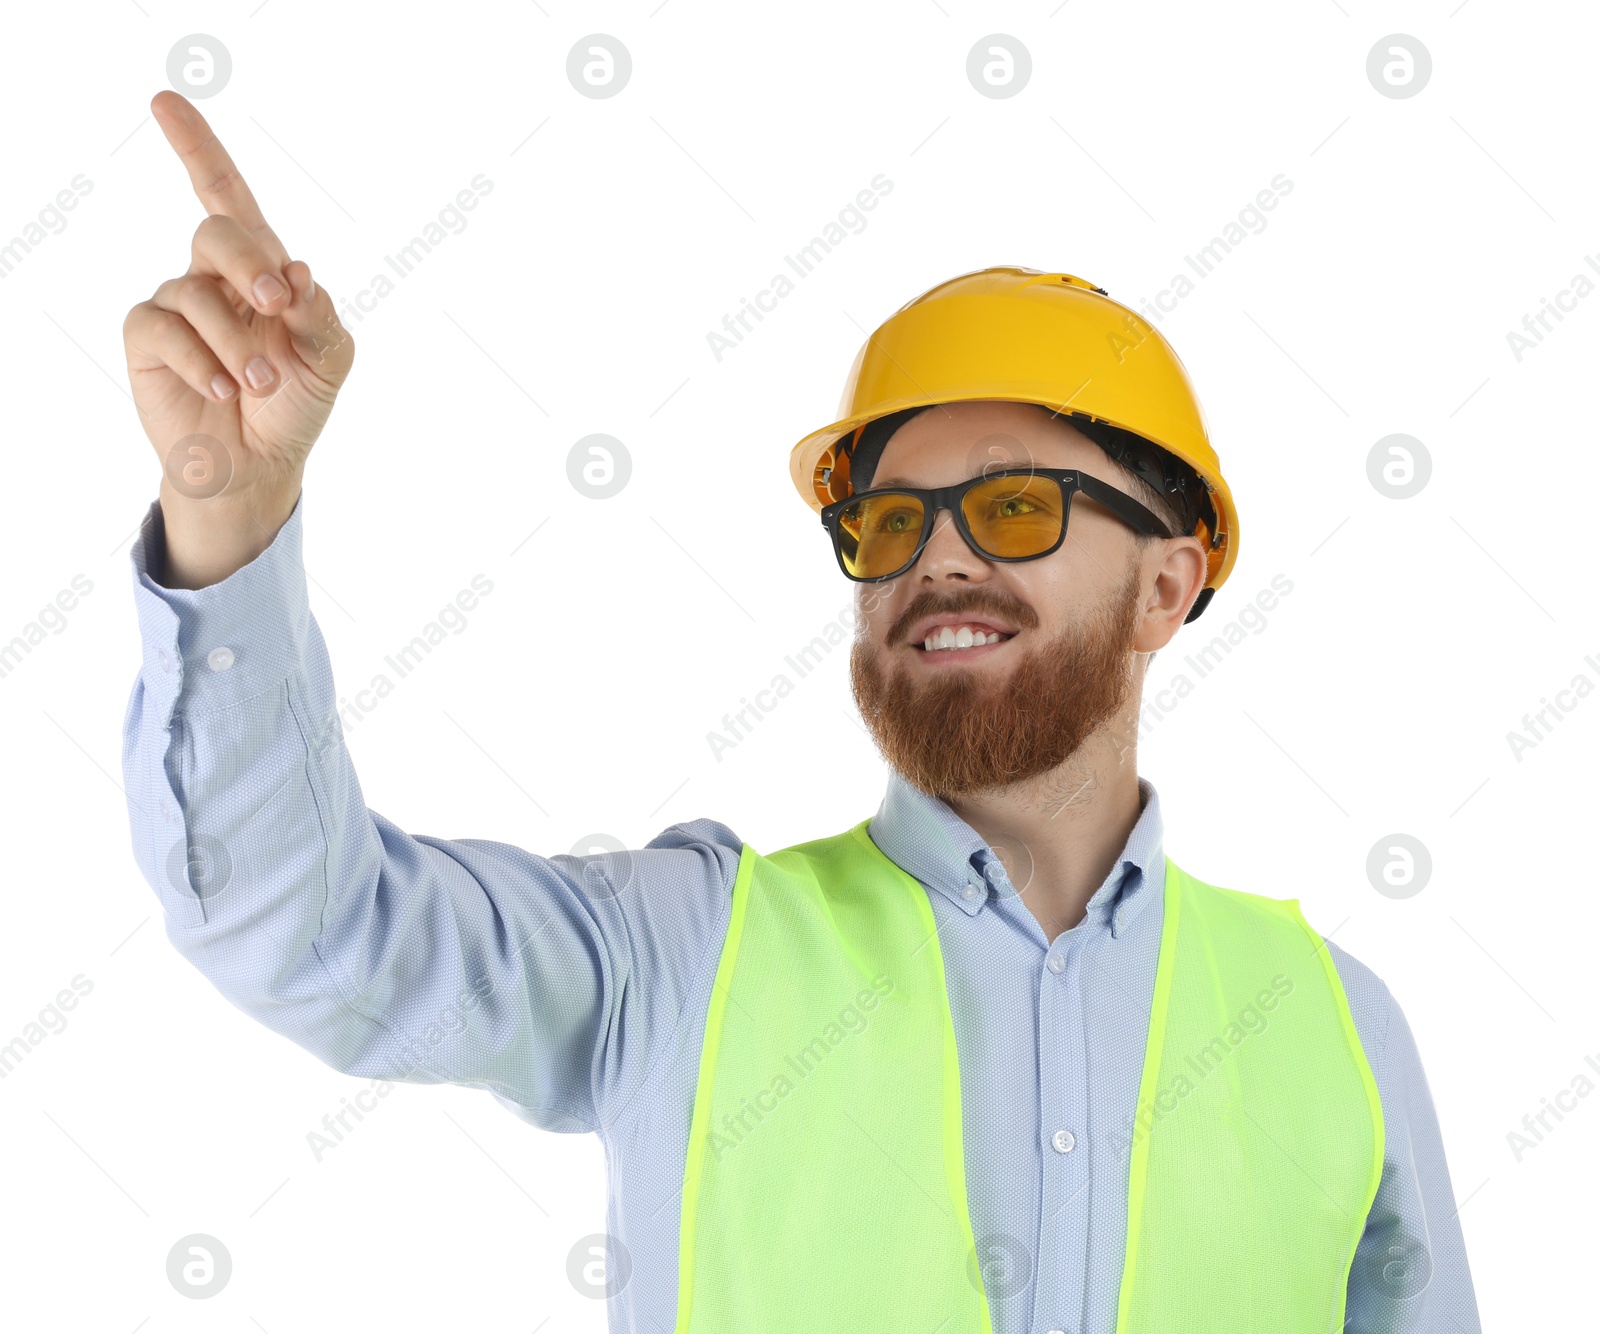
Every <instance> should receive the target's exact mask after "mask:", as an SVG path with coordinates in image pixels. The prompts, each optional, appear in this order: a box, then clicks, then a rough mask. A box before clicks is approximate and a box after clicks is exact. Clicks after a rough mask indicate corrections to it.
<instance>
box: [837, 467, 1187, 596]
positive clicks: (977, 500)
mask: <svg viewBox="0 0 1600 1334" xmlns="http://www.w3.org/2000/svg"><path fill="white" fill-rule="evenodd" d="M1079 491H1081V492H1083V494H1084V495H1086V496H1088V497H1089V498H1090V499H1091V500H1094V501H1097V502H1098V503H1100V504H1101V505H1104V506H1105V507H1106V508H1107V509H1108V510H1110V511H1111V512H1112V513H1113V514H1114V515H1116V516H1117V518H1119V519H1121V520H1122V521H1123V522H1124V523H1125V524H1127V525H1128V526H1129V527H1130V528H1132V529H1134V530H1135V531H1137V532H1141V533H1151V534H1154V535H1156V536H1158V537H1171V536H1173V534H1172V533H1170V532H1169V531H1168V530H1167V525H1166V524H1165V523H1163V522H1162V521H1161V520H1160V519H1159V518H1157V517H1156V515H1155V514H1154V513H1152V512H1151V511H1150V510H1148V509H1146V508H1145V507H1144V506H1143V505H1141V504H1140V503H1139V502H1138V501H1137V500H1135V499H1134V498H1133V497H1132V496H1130V495H1128V494H1127V493H1126V492H1125V491H1119V490H1117V488H1116V487H1114V486H1112V485H1110V484H1109V483H1107V482H1102V481H1101V480H1100V479H1099V478H1098V477H1091V476H1089V474H1088V473H1086V472H1082V471H1080V470H1079V469H1077V468H1011V469H1008V470H1006V471H1005V472H996V473H989V474H987V475H984V476H979V477H971V478H968V479H967V480H966V481H964V482H957V483H956V484H955V485H954V486H941V487H934V488H932V489H927V490H918V489H916V488H911V487H904V488H902V487H885V488H884V489H882V490H874V491H863V492H862V493H861V494H860V495H858V496H846V497H845V498H844V499H843V500H836V501H834V502H833V504H831V505H827V506H825V507H824V508H823V510H822V526H823V527H824V528H826V529H827V530H828V534H829V536H830V537H831V538H832V539H833V551H834V554H835V555H836V556H837V557H838V558H839V568H840V569H841V570H843V571H844V572H845V574H846V575H847V576H848V577H849V578H851V579H854V580H855V581H856V582H857V583H877V582H879V581H880V580H883V579H893V578H894V577H895V576H896V575H900V574H904V573H905V572H906V571H907V570H909V569H910V568H911V567H912V565H914V564H915V563H916V560H917V557H918V556H920V555H921V554H922V548H923V547H925V546H926V545H927V544H928V538H929V537H930V536H931V535H932V533H933V520H934V516H935V515H936V514H937V513H938V512H939V511H940V510H941V509H947V510H949V511H950V513H951V516H952V517H953V518H954V519H955V523H956V529H957V530H958V531H959V532H960V534H961V536H962V537H963V538H964V539H965V540H966V543H967V545H968V546H969V547H971V548H972V549H973V550H974V551H975V552H977V553H978V555H980V556H982V557H983V558H984V559H985V560H999V561H1019V560H1037V559H1038V558H1039V557H1040V556H1048V555H1049V554H1050V553H1051V552H1052V551H1054V550H1056V548H1058V547H1059V546H1060V545H1061V543H1062V541H1063V540H1064V539H1065V538H1066V535H1067V517H1068V515H1069V513H1070V511H1071V508H1072V497H1073V496H1074V495H1075V494H1076V493H1078V492H1079Z"/></svg>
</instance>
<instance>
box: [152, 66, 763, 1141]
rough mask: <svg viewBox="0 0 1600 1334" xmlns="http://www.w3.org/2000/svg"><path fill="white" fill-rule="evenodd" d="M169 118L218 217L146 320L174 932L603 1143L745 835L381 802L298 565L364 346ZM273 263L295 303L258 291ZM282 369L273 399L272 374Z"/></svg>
mask: <svg viewBox="0 0 1600 1334" xmlns="http://www.w3.org/2000/svg"><path fill="white" fill-rule="evenodd" d="M152 107H153V109H154V110H155V112H156V115H157V118H158V120H159V121H160V122H161V124H162V128H163V130H165V132H166V134H167V137H168V139H169V140H170V141H171V142H172V144H173V147H174V148H175V149H176V150H177V151H178V153H179V155H180V157H181V158H182V159H183V161H184V162H185V164H186V165H187V167H188V170H189V176H190V180H191V182H192V183H193V185H194V188H195V192H196V193H197V194H198V195H199V197H200V199H201V201H202V202H203V203H205V205H206V207H207V210H208V213H209V216H208V217H207V219H206V220H205V222H203V223H202V224H201V225H200V230H199V231H198V232H197V234H196V237H195V242H194V262H193V265H192V267H191V270H190V272H189V273H188V274H187V275H185V276H184V277H182V278H178V279H173V280H172V281H171V282H168V283H164V284H162V286H161V287H160V288H158V289H157V292H156V295H155V296H154V297H153V298H152V299H151V300H150V301H148V302H144V303H141V304H140V305H139V306H137V307H135V308H134V310H133V312H131V313H130V314H129V316H128V320H127V323H126V325H125V330H126V337H127V343H128V369H129V378H130V380H131V381H132V382H133V386H134V391H135V397H136V401H137V403H138V406H139V409H140V414H141V420H142V423H143V425H144V429H145V433H146V435H147V436H148V438H149V439H150V440H151V442H152V444H154V445H155V447H156V450H157V453H158V455H160V456H161V457H162V459H163V462H164V465H165V467H164V476H163V481H162V486H161V493H160V501H159V504H157V505H152V506H151V508H150V511H149V513H148V514H147V516H146V519H145V524H144V527H143V530H142V532H141V534H140V537H139V540H138V542H137V543H136V544H135V546H134V549H133V553H132V564H133V575H134V595H135V600H136V603H137V607H138V613H139V624H140V632H141V636H142V640H143V662H142V665H141V670H140V672H139V676H138V679H137V680H136V682H135V684H134V688H133V692H132V696H131V698H130V700H129V704H128V710H127V714H126V717H125V722H124V737H123V766H124V776H125V779H126V790H127V794H128V810H129V818H130V822H131V830H132V835H133V847H134V853H135V857H136V859H137V861H138V863H139V866H140V869H141V871H142V872H143V874H144V876H145V878H146V879H147V880H148V881H149V883H150V885H151V887H152V888H153V889H154V891H155V893H156V896H157V898H158V899H159V901H160V903H161V905H162V907H163V909H164V911H165V915H166V925H167V934H168V937H169V939H170V940H171V941H172V942H173V944H174V945H175V946H176V947H177V948H178V949H179V950H180V951H181V952H182V953H183V955H184V956H185V957H186V958H187V959H188V960H189V961H190V962H191V963H193V964H194V965H195V967H197V968H198V969H200V970H201V971H202V972H203V973H204V974H205V975H206V976H207V977H208V978H209V979H210V980H211V981H212V982H213V984H214V985H215V986H216V987H217V988H218V990H220V991H221V992H222V993H223V994H224V995H225V996H227V997H228V999H229V1000H230V1001H232V1002H233V1004H234V1005H236V1006H237V1007H238V1008H240V1009H241V1010H243V1011H244V1012H245V1013H247V1014H249V1015H251V1016H252V1017H254V1018H255V1019H257V1020H259V1021H260V1022H261V1023H263V1024H265V1025H267V1026H269V1027H271V1028H273V1029H274V1030H276V1031H278V1032H279V1033H282V1034H284V1035H285V1036H287V1037H289V1038H290V1039H292V1040H293V1041H295V1042H296V1043H298V1044H299V1045H301V1046H303V1047H305V1048H306V1049H307V1050H309V1051H311V1052H312V1053H314V1054H315V1055H316V1056H317V1057H319V1058H320V1059H321V1060H323V1061H324V1062H326V1063H327V1064H328V1065H330V1066H333V1067H334V1068H336V1069H339V1070H343V1071H345V1072H347V1073H350V1074H353V1075H359V1076H369V1077H372V1078H375V1079H384V1080H409V1081H412V1082H420V1083H434V1082H442V1081H449V1082H454V1083H461V1084H466V1085H470V1086H474V1087H481V1088H486V1089H489V1090H490V1091H492V1092H493V1093H495V1094H496V1095H497V1096H498V1097H500V1098H502V1099H503V1100H504V1101H505V1102H506V1103H507V1104H508V1105H509V1106H511V1107H512V1108H513V1110H515V1111H517V1112H518V1113H519V1114H520V1115H522V1116H523V1117H524V1118H525V1119H527V1120H530V1121H532V1122H534V1123H535V1124H538V1125H541V1126H544V1127H546V1128H548V1129H552V1130H566V1131H572V1130H596V1129H603V1128H604V1125H605V1123H606V1120H607V1117H608V1113H615V1112H617V1111H618V1110H620V1109H621V1107H622V1106H623V1105H624V1104H625V1103H626V1102H627V1100H628V1099H629V1098H630V1097H631V1096H632V1094H633V1093H634V1092H636V1091H637V1089H638V1088H639V1087H640V1085H641V1084H642V1083H643V1081H644V1078H645V1076H646V1074H647V1073H648V1071H649V1070H650V1069H651V1068H652V1064H653V1057H654V1055H655V1054H656V1052H657V1051H658V1049H659V1048H658V1044H659V1043H660V1042H661V1041H664V1040H665V1039H666V1038H667V1037H668V1036H670V1033H671V1031H672V1028H673V1027H674V1025H675V1023H676V1020H677V1017H678V1015H679V1013H680V1012H681V1010H682V1006H683V1003H684V1001H685V999H686V998H687V996H688V995H689V994H690V990H691V988H692V986H693V982H694V978H695V977H696V976H697V975H698V969H699V968H701V967H702V966H704V961H705V960H707V959H710V960H711V961H712V963H713V964H714V961H715V957H716V954H715V951H714V950H708V948H707V946H708V945H709V944H710V943H711V942H712V941H714V940H716V939H720V933H721V931H722V930H724V929H725V925H726V916H725V912H726V907H727V902H728V888H729V886H730V885H731V883H732V879H733V874H734V871H735V869H736V867H737V861H738V855H739V849H740V843H739V840H738V839H737V838H736V837H735V836H734V835H733V834H732V833H731V832H730V831H729V830H727V829H726V828H725V827H724V826H721V825H715V824H712V823H711V822H708V821H697V822H695V823H694V824H693V825H685V826H674V827H673V828H671V829H669V830H668V831H667V832H666V833H665V834H663V835H662V837H660V838H658V839H656V840H655V841H654V842H653V843H651V844H650V845H649V846H648V848H645V849H640V850H638V851H635V852H632V853H626V854H596V855H590V856H584V857H571V856H553V857H545V856H538V855H535V854H533V853H530V852H527V851H525V850H523V849H521V848H518V847H514V846H512V845H509V844H505V843H496V842H489V841H485V840H478V839H457V840H449V839H443V838H432V837H427V836H413V835H411V834H408V833H406V832H405V831H403V830H401V829H399V828H398V827H396V826H395V825H394V824H393V823H392V822H391V821H389V820H386V819H385V818H384V817H383V816H381V815H379V814H377V813H376V812H374V811H371V810H369V809H368V808H367V806H366V803H365V800H364V798H363V795H362V791H361V787H360V784H359V782H358V781H357V779H356V774H355V770H354V767H353V765H352V762H351V757H350V754H349V751H348V749H347V748H346V745H345V741H344V736H343V731H342V728H341V725H340V723H339V719H338V715H337V693H336V690H335V686H334V681H333V675H332V670H331V667H330V664H329V661H328V654H327V650H326V646H325V644H324V642H323V638H322V635H321V633H320V631H319V630H318V628H317V624H316V620H315V618H314V617H313V616H312V615H311V613H310V609H309V606H308V601H307V594H306V576H305V572H304V569H303V566H302V564H301V523H302V518H303V514H304V500H303V498H302V497H301V494H300V491H301V488H300V477H301V474H302V471H303V469H304V465H305V460H306V455H307V454H308V453H309V451H310V449H311V446H312V444H313V443H314V442H315V440H316V438H317V435H318V434H319V433H320V431H321V429H322V426H323V424H324V422H325V421H326V420H327V417H328V412H329V409H330V408H331V405H332V402H333V397H334V395H335V393H336V392H337V390H338V387H339V384H340V383H341V382H342V380H343V378H344V376H345V375H346V374H347V373H348V371H349V368H350V364H351V359H352V353H353V348H352V346H351V344H350V341H349V339H348V336H347V335H344V333H343V331H342V330H341V329H339V327H338V323H337V320H336V318H335V317H334V314H333V308H332V305H331V303H330V302H329V300H328V298H327V296H326V294H325V293H323V292H320V291H314V289H313V288H312V285H311V279H310V272H309V270H308V268H307V266H306V265H305V264H304V263H303V262H302V261H298V260H297V261H289V260H288V259H287V255H286V252H285V251H284V248H283V246H282V244H281V243H280V242H279V241H278V239H277V237H276V236H275V235H274V234H273V233H272V231H271V229H270V228H268V227H267V225H266V223H265V221H264V220H263V219H262V217H261V214H260V211H259V209H258V208H257V207H256V205H255V201H254V199H253V198H252V197H251V195H250V192H249V190H248V188H247V187H246V186H245V184H244V182H243V180H242V179H241V178H240V177H239V174H238V172H237V170H236V169H235V168H234V166H233V163H232V161H231V160H230V159H229V158H228V156H227V154H226V153H225V152H224V150H223V149H222V146H221V145H220V144H219V143H218V142H217V141H216V139H215V137H214V136H212V135H211V133H210V129H209V127H208V126H207V125H206V123H205V121H204V120H203V119H202V118H201V117H200V116H199V114H198V112H196V111H195V110H194V108H193V107H191V106H190V105H189V104H188V103H187V102H185V101H184V100H183V99H182V98H181V97H178V96H177V95H176V94H173V93H162V94H160V95H158V96H157V98H156V99H155V101H154V102H153V103H152ZM263 275H266V276H270V277H274V278H277V279H279V280H281V281H282V282H283V284H284V287H285V290H284V291H283V292H280V293H277V294H274V295H270V296H266V295H265V293H263V296H265V299H262V297H258V296H256V295H250V296H246V295H245V294H246V293H253V292H254V291H255V284H256V282H257V279H258V278H260V277H261V276H263ZM256 357H265V358H266V359H267V360H269V361H270V362H271V363H272V365H273V367H274V371H275V378H274V379H273V380H272V381H271V383H270V384H267V385H264V386H260V387H256V386H253V385H252V383H251V380H250V377H249V374H248V367H249V365H250V363H251V362H252V360H253V359H255V358H256ZM219 376H220V377H222V378H221V379H220V380H219V379H218V377H219ZM214 384H215V385H216V386H217V387H216V388H214V387H213V386H214ZM223 390H226V392H223ZM174 450H176V451H177V456H176V463H167V460H168V458H169V456H172V455H173V451H174Z"/></svg>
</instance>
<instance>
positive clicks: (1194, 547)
mask: <svg viewBox="0 0 1600 1334" xmlns="http://www.w3.org/2000/svg"><path fill="white" fill-rule="evenodd" d="M1142 564H1143V567H1144V579H1145V582H1146V583H1147V584H1148V591H1147V592H1146V594H1145V597H1144V601H1143V602H1142V603H1141V605H1140V609H1139V610H1140V614H1139V626H1138V629H1137V631H1136V632H1135V634H1134V640H1133V647H1134V650H1135V651H1136V652H1139V653H1154V652H1155V651H1156V650H1157V649H1160V648H1165V647H1166V646H1167V645H1168V644H1169V643H1171V642H1172V638H1173V636H1174V635H1176V634H1177V633H1178V629H1179V627H1180V626H1181V625H1182V624H1183V618H1184V617H1185V616H1187V615H1188V614H1189V608H1190V607H1192V606H1193V605H1194V600H1195V599H1196V598H1197V597H1199V596H1200V590H1201V589H1202V588H1204V587H1205V583H1206V553H1205V548H1204V547H1202V546H1201V545H1200V541H1199V539H1198V538H1194V537H1169V538H1165V539H1163V540H1162V541H1160V542H1153V543H1151V544H1150V547H1149V549H1148V550H1147V551H1146V553H1145V555H1144V559H1143V561H1142Z"/></svg>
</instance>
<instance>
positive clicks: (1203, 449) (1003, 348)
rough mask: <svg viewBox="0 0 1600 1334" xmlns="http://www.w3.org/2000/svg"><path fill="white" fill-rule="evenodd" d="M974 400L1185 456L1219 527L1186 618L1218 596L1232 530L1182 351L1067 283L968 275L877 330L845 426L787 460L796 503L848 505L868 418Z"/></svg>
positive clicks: (1017, 274)
mask: <svg viewBox="0 0 1600 1334" xmlns="http://www.w3.org/2000/svg"><path fill="white" fill-rule="evenodd" d="M974 399H1003V400H1008V401H1011V402H1018V403H1037V404H1040V405H1041V406H1043V407H1047V408H1050V409H1052V410H1054V411H1056V412H1059V413H1061V414H1063V415H1064V416H1067V417H1068V418H1069V419H1070V417H1071V416H1073V415H1079V416H1084V417H1089V418H1092V419H1095V420H1098V421H1100V422H1104V423H1107V424H1109V425H1111V426H1114V427H1118V428H1121V429H1122V430H1125V431H1131V432H1132V433H1133V434H1135V435H1137V436H1141V437H1143V438H1144V439H1145V440H1148V441H1150V442H1151V443H1153V444H1155V445H1158V446H1160V447H1161V448H1162V449H1164V450H1166V451H1167V452H1168V453H1170V454H1172V455H1174V456H1175V457H1177V458H1179V459H1182V460H1183V462H1185V463H1187V464H1188V465H1189V466H1190V467H1191V468H1193V469H1194V470H1195V472H1196V473H1197V474H1198V475H1199V477H1200V479H1201V481H1202V483H1203V484H1204V485H1205V488H1206V492H1207V498H1208V499H1209V500H1210V502H1211V506H1210V507H1211V509H1212V511H1213V512H1214V516H1215V519H1216V523H1215V526H1214V530H1213V526H1212V525H1211V524H1208V523H1207V522H1206V519H1205V518H1204V517H1202V518H1201V519H1199V520H1198V521H1197V522H1196V524H1195V530H1194V536H1195V537H1198V538H1199V539H1200V541H1201V543H1202V545H1203V546H1204V547H1205V548H1206V583H1205V587H1204V588H1202V589H1201V592H1200V596H1199V597H1198V598H1197V599H1196V600H1195V604H1194V607H1193V608H1192V609H1191V611H1190V614H1189V617H1188V619H1189V620H1193V619H1194V618H1195V616H1197V615H1199V613H1200V611H1201V610H1202V609H1203V608H1204V606H1205V604H1206V603H1207V602H1209V601H1210V600H1211V596H1212V594H1213V593H1215V591H1216V590H1217V589H1218V588H1220V587H1221V586H1222V581H1223V580H1224V579H1226V578H1227V577H1228V574H1229V572H1230V571H1231V570H1232V568H1233V563H1234V559H1235V557H1236V556H1237V555H1238V551H1239V521H1238V517H1237V515H1236V514H1235V512H1234V508H1233V496H1232V493H1231V492H1230V491H1229V490H1228V483H1227V482H1226V481H1225V480H1224V479H1223V476H1222V467H1221V464H1220V462H1219V460H1218V458H1217V452H1216V450H1215V449H1213V448H1212V447H1211V442H1210V440H1209V438H1208V437H1207V434H1206V423H1205V416H1204V414H1203V413H1202V412H1201V410H1200V403H1199V400H1198V399H1197V398H1196V397H1195V392H1194V387H1193V386H1192V385H1191V384H1190V383H1189V376H1188V373H1187V372H1186V371H1185V370H1184V368H1183V363H1182V362H1181V361H1179V360H1178V355H1177V353H1175V352H1174V351H1173V350H1172V347H1171V346H1170V344H1168V342H1167V340H1166V339H1165V338H1163V337H1162V336H1161V335H1160V333H1158V332H1157V331H1156V329H1155V327H1154V326H1153V325H1152V324H1151V323H1150V322H1149V321H1148V320H1146V319H1144V318H1143V317H1142V316H1140V315H1138V314H1136V313H1135V312H1134V311H1132V310H1129V309H1128V307H1126V306H1124V305H1122V304H1121V303H1120V302H1117V301H1113V300H1112V299H1111V298H1110V297H1108V296H1107V295H1106V293H1105V291H1104V290H1103V289H1101V288H1099V287H1096V286H1095V285H1094V284H1093V283H1091V282H1089V281H1088V280H1087V279H1085V278H1078V277H1075V276H1074V275H1072V274H1070V273H1044V272H1041V271H1040V270H1038V269H1021V268H992V269H980V270H978V271H977V272H974V273H966V274H962V275H961V276H960V277H957V278H952V279H950V280H949V281H948V282H943V283H940V284H939V285H938V286H937V287H934V288H931V289H930V290H928V291H926V292H924V293H923V294H922V295H921V296H919V297H917V298H916V299H915V300H913V301H909V302H907V303H906V304H905V305H904V306H902V307H901V308H900V309H899V310H898V311H896V312H895V313H894V314H893V315H892V316H890V317H889V319H887V320H886V321H884V323H883V324H881V325H880V326H879V327H878V328H877V329H876V330H875V331H874V332H873V334H872V336H871V337H869V338H868V339H867V341H866V342H865V343H864V344H862V347H861V350H860V351H859V352H858V353H856V359H855V364H854V365H853V366H852V367H851V368H850V376H849V379H848V380H847V381H846V382H845V387H844V396H843V398H841V399H840V402H839V420H838V421H836V422H833V423H832V424H831V425H828V426H824V427H823V428H822V429H821V430H820V431H813V432H812V433H811V434H810V435H808V436H806V437H805V439H803V440H801V441H800V443H799V444H797V445H796V446H795V447H794V449H793V450H792V451H791V452H790V455H789V474H790V476H791V477H792V478H793V479H794V484H795V488H796V489H797V490H798V491H799V492H800V496H801V499H803V500H804V501H805V502H806V504H808V505H809V506H811V508H812V509H813V510H816V511H818V512H820V511H821V509H822V507H823V506H824V505H826V504H828V503H830V502H831V501H835V500H843V499H844V498H845V497H846V496H848V495H851V494H852V492H851V489H850V470H849V463H850V460H849V447H848V446H847V447H846V448H845V449H843V450H841V449H839V448H838V446H840V445H841V444H846V443H847V442H853V439H854V438H855V437H856V435H857V432H858V429H859V428H860V427H862V426H865V425H866V424H867V423H868V422H871V421H874V420H876V419H877V418H879V417H885V416H888V415H889V414H890V413H893V412H899V411H901V410H903V409H905V408H914V407H927V406H929V405H932V404H935V403H959V402H967V401H971V400H974Z"/></svg>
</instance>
